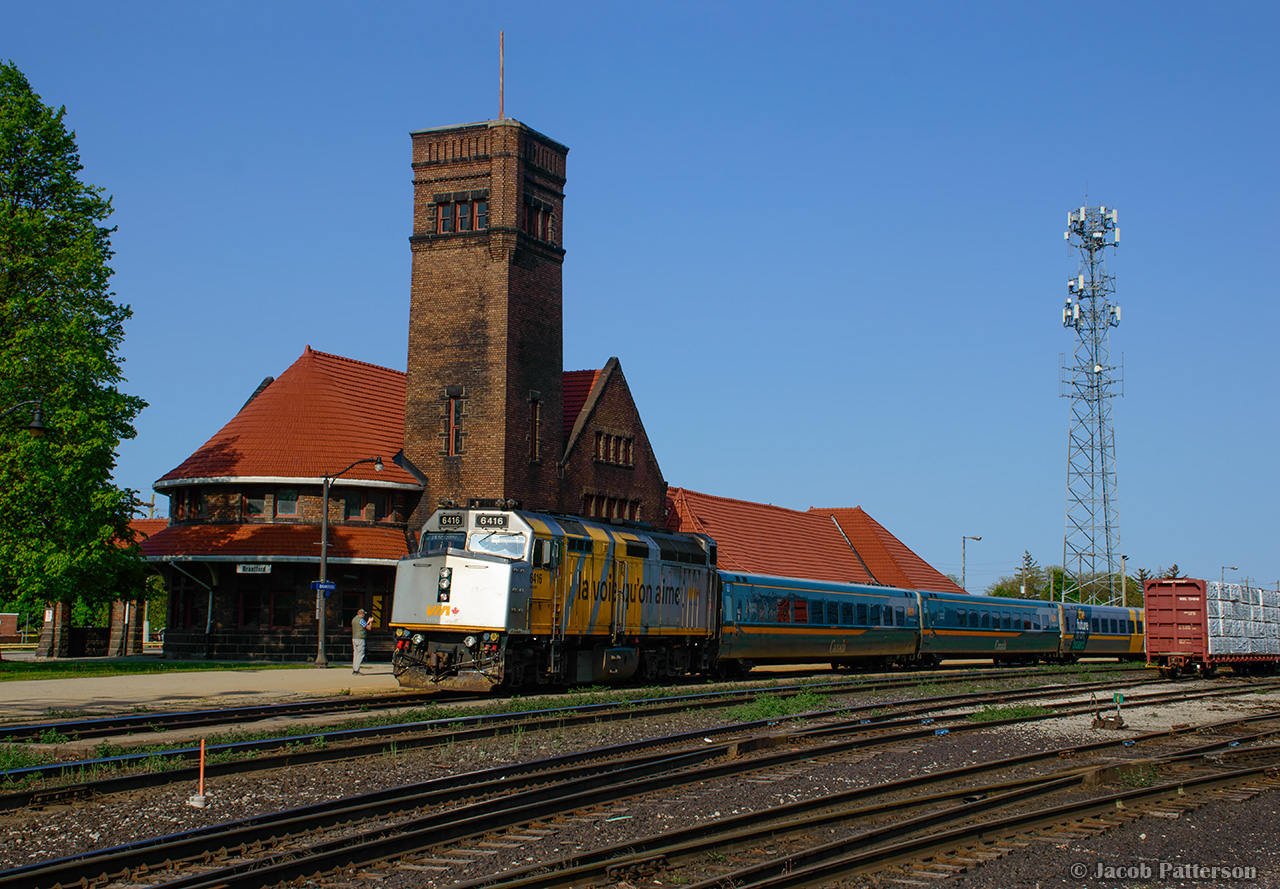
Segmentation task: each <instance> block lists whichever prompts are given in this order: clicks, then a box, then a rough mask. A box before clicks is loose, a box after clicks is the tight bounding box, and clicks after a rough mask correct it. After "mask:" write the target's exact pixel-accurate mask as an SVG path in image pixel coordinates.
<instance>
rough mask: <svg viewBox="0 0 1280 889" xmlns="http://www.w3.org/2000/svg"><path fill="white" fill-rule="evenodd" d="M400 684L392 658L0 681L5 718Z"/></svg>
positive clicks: (196, 705) (220, 703) (270, 698)
mask: <svg viewBox="0 0 1280 889" xmlns="http://www.w3.org/2000/svg"><path fill="white" fill-rule="evenodd" d="M13 654H14V653H11V652H8V651H6V652H5V653H4V657H5V658H6V659H9V658H11V657H12V656H13ZM14 659H19V658H14ZM399 688H400V685H399V683H397V682H396V680H395V677H394V676H392V675H391V665H390V664H385V663H384V664H379V663H372V664H371V663H368V662H366V663H365V664H364V665H363V667H362V668H361V670H360V673H359V674H358V675H357V674H355V673H352V672H351V664H350V663H345V664H344V663H335V664H333V665H331V666H329V667H326V668H320V667H315V666H312V665H303V664H299V665H298V666H296V667H294V666H289V667H278V666H273V667H270V668H263V667H260V666H255V665H253V664H245V666H244V667H243V669H241V668H220V669H217V670H197V671H191V672H186V671H184V672H177V671H175V672H167V673H141V674H126V675H122V676H101V677H96V676H95V677H71V678H64V679H15V680H12V681H8V682H0V721H3V722H15V723H24V722H38V721H42V720H45V719H47V718H48V717H50V716H51V715H59V714H79V713H84V714H88V715H98V714H101V715H107V714H111V713H122V712H130V711H134V710H138V709H144V710H204V709H211V708H215V707H230V706H252V705H254V704H275V703H281V702H285V701H290V700H303V699H308V698H327V697H337V696H339V695H344V694H352V695H359V694H386V693H388V692H394V691H397V690H398V689H399Z"/></svg>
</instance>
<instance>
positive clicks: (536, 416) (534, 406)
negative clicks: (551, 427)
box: [529, 398, 542, 460]
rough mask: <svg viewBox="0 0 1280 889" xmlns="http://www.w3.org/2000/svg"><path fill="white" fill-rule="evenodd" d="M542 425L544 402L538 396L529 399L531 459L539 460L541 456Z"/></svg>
mask: <svg viewBox="0 0 1280 889" xmlns="http://www.w3.org/2000/svg"><path fill="white" fill-rule="evenodd" d="M541 426H542V402H541V401H539V400H538V399H536V398H531V399H529V459H530V460H537V459H538V458H539V456H540V449H539V447H538V433H539V432H540V431H541V429H540V427H541Z"/></svg>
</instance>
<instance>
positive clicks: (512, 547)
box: [471, 531, 526, 559]
mask: <svg viewBox="0 0 1280 889" xmlns="http://www.w3.org/2000/svg"><path fill="white" fill-rule="evenodd" d="M525 543H526V539H525V536H524V535H523V534H516V533H509V532H506V531H490V532H488V533H476V534H472V535H471V551H472V552H477V553H488V554H489V555H493V556H502V557H503V558H504V559H523V558H524V551H525Z"/></svg>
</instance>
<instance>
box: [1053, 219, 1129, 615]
mask: <svg viewBox="0 0 1280 889" xmlns="http://www.w3.org/2000/svg"><path fill="white" fill-rule="evenodd" d="M1063 238H1064V239H1065V240H1066V241H1067V242H1068V243H1069V244H1070V245H1071V246H1073V247H1075V248H1076V249H1078V250H1079V252H1080V265H1079V269H1078V272H1077V274H1076V277H1074V278H1072V279H1071V280H1070V281H1068V282H1067V304H1066V306H1064V307H1063V309H1062V326H1063V327H1069V328H1074V330H1075V332H1076V348H1075V363H1074V365H1073V366H1071V367H1068V366H1067V363H1066V359H1065V355H1063V356H1060V357H1059V390H1058V394H1059V395H1061V396H1063V397H1065V398H1070V399H1071V438H1070V442H1069V444H1068V445H1067V522H1066V534H1065V535H1064V537H1063V540H1062V565H1063V568H1064V569H1065V570H1066V572H1067V574H1068V575H1070V576H1071V577H1073V578H1074V579H1075V581H1076V583H1077V585H1078V591H1079V601H1080V602H1086V603H1092V604H1108V603H1110V604H1122V603H1123V602H1124V582H1123V568H1122V566H1121V559H1120V524H1119V519H1118V517H1117V515H1116V442H1115V436H1114V433H1113V431H1112V428H1111V399H1112V398H1114V397H1115V396H1116V395H1123V394H1124V377H1123V370H1121V373H1120V374H1118V375H1117V374H1116V368H1114V367H1112V365H1111V356H1110V347H1109V342H1108V338H1109V335H1110V332H1111V328H1113V327H1117V326H1119V324H1120V307H1119V306H1118V305H1113V304H1112V301H1111V297H1112V294H1113V293H1114V292H1115V286H1114V282H1113V279H1112V277H1111V276H1110V275H1108V274H1107V270H1106V266H1105V264H1104V263H1103V255H1104V251H1105V250H1106V248H1107V247H1113V248H1114V247H1116V246H1117V245H1119V243H1120V229H1119V228H1118V227H1117V225H1116V211H1115V208H1114V207H1113V208H1111V209H1110V210H1108V209H1107V208H1106V207H1081V208H1080V209H1079V210H1072V211H1071V212H1070V213H1068V214H1067V231H1066V232H1065V233H1064V234H1063ZM1064 594H1065V595H1068V596H1069V595H1070V592H1069V591H1066V590H1064Z"/></svg>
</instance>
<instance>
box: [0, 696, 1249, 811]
mask: <svg viewBox="0 0 1280 889" xmlns="http://www.w3.org/2000/svg"><path fill="white" fill-rule="evenodd" d="M914 684H918V683H914ZM1131 684H1133V681H1132V680H1130V681H1110V682H1098V683H1090V684H1086V685H1081V686H1058V685H1054V686H1048V687H1041V688H1040V689H1033V690H1012V691H1010V690H1001V691H993V692H969V693H963V694H957V695H939V696H933V697H929V698H920V699H916V700H917V701H919V702H923V703H929V704H941V703H944V702H952V703H960V702H964V701H974V700H986V699H991V698H992V697H993V696H1001V699H1002V700H1007V699H1012V697H1013V696H1014V695H1019V694H1023V695H1033V696H1034V695H1039V696H1056V695H1058V694H1062V695H1067V694H1069V693H1073V692H1079V691H1090V690H1093V691H1096V690H1102V689H1109V688H1122V687H1128V686H1129V685H1131ZM833 685H836V686H843V685H844V683H833ZM815 687H821V686H813V685H805V686H783V687H781V688H777V687H774V688H769V689H766V691H769V692H770V693H780V694H784V695H785V694H798V693H800V692H802V691H805V690H812V689H813V688H815ZM1255 687H1256V686H1255ZM758 691H759V690H757V689H752V690H741V691H737V692H705V693H700V694H696V695H682V696H679V697H677V698H675V699H671V698H653V699H645V700H644V701H637V702H629V703H627V704H624V705H616V704H609V703H602V704H588V705H576V706H571V707H563V708H556V709H553V710H547V711H534V712H533V713H532V714H530V713H528V712H515V713H499V714H488V715H475V716H461V717H449V718H445V719H436V720H427V721H424V722H414V723H403V724H398V725H380V726H372V727H368V728H361V729H339V730H333V731H323V732H313V733H310V734H301V735H291V736H285V737H277V738H269V739H264V740H257V741H237V742H231V743H227V744H215V745H210V746H209V747H208V748H207V752H208V754H210V755H211V756H214V757H221V756H229V757H231V756H234V757H248V756H249V755H250V754H254V756H253V757H252V758H246V759H236V760H234V761H227V762H215V763H211V764H207V765H206V774H207V775H208V776H210V777H216V776H219V775H229V774H239V773H243V772H249V771H262V770H267V769H272V768H286V767H290V766H296V765H307V764H313V763H317V762H333V761H339V760H343V759H350V758H355V757H360V756H368V755H372V754H377V753H380V752H382V751H383V749H384V745H385V744H387V743H394V744H395V745H396V746H397V748H404V749H414V748H420V747H428V746H434V745H439V744H444V743H456V742H457V741H459V740H471V739H479V738H490V737H500V736H502V735H505V734H511V733H513V732H516V731H526V730H529V729H531V728H532V729H533V730H537V729H539V728H543V727H545V726H546V725H548V724H550V725H555V726H556V727H561V726H564V725H574V724H577V723H581V722H583V721H587V720H591V721H594V720H598V719H601V718H622V719H630V718H633V717H640V716H656V715H661V714H662V713H663V712H670V711H671V710H673V709H674V710H680V711H682V710H684V709H686V708H687V706H688V704H689V703H700V704H702V705H703V706H709V705H719V706H729V705H731V704H734V703H736V702H737V700H738V699H740V698H742V697H747V696H753V695H755V694H757V693H758ZM651 702H652V703H656V706H649V707H647V708H646V709H643V710H637V709H635V708H636V707H637V706H641V705H644V704H649V703H651ZM884 707H897V708H898V712H911V711H909V710H907V711H903V710H902V709H901V706H900V705H897V704H894V703H886V702H880V703H875V704H865V705H854V706H852V707H842V708H837V709H835V710H832V711H827V712H828V713H840V712H856V711H858V710H875V709H882V708H884ZM610 711H614V712H613V716H612V717H608V714H609V712H610ZM540 714H547V715H546V716H545V717H543V716H540ZM566 714H567V715H566ZM822 715H823V714H820V713H819V714H813V713H810V714H796V715H795V716H791V717H787V718H788V719H795V718H813V717H815V716H816V717H821V716H822ZM775 721H781V720H775ZM866 721H867V722H871V721H873V720H866ZM744 725H746V726H750V723H747V724H744ZM465 726H481V727H480V728H476V729H471V730H468V731H465V732H462V731H456V730H454V729H455V728H456V727H465ZM733 730H736V727H726V728H721V729H718V730H715V731H720V732H723V731H733ZM709 731H710V730H709ZM415 735H416V736H415ZM370 738H372V739H373V740H372V741H368V740H367V739H370ZM362 742H363V743H362ZM307 744H310V745H312V747H311V748H310V749H306V748H305V747H304V746H303V745H307ZM317 745H323V746H317ZM330 745H334V746H332V747H331V746H330ZM337 745H341V746H337ZM280 750H283V751H285V752H283V753H278V754H276V755H274V756H261V755H257V754H261V753H263V752H267V751H280ZM199 755H200V748H199V747H198V746H190V747H182V748H173V749H167V750H152V751H148V752H145V753H136V754H122V755H119V756H113V757H104V758H101V759H95V760H79V761H74V762H65V763H54V764H50V765H41V766H29V767H25V768H20V769H12V770H9V771H7V772H0V781H6V780H7V781H14V782H21V781H24V780H29V779H35V778H46V779H48V778H58V777H67V776H75V775H77V774H83V773H85V772H98V771H101V770H103V769H110V768H123V767H128V766H140V765H146V764H148V763H150V762H155V761H165V760H169V761H171V760H173V759H175V758H176V759H181V760H186V761H188V762H194V761H196V760H197V759H198V757H199ZM166 765H167V763H166ZM197 771H198V767H197V766H187V767H179V768H172V767H166V768H164V769H162V770H159V771H140V772H135V773H132V774H127V775H120V776H117V777H112V778H104V777H97V776H95V777H93V778H92V779H90V780H86V781H80V782H77V783H72V784H67V785H59V786H56V787H51V788H50V787H41V788H34V789H24V790H17V791H11V792H9V793H5V794H0V811H10V810H13V809H16V808H22V807H25V806H30V805H48V804H51V803H55V802H63V801H67V800H72V799H77V798H83V797H85V796H89V795H105V794H111V793H122V792H127V791H132V790H139V789H143V788H147V787H155V786H160V785H164V784H170V783H176V782H179V781H187V780H193V779H194V778H195V776H196V774H197Z"/></svg>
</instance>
